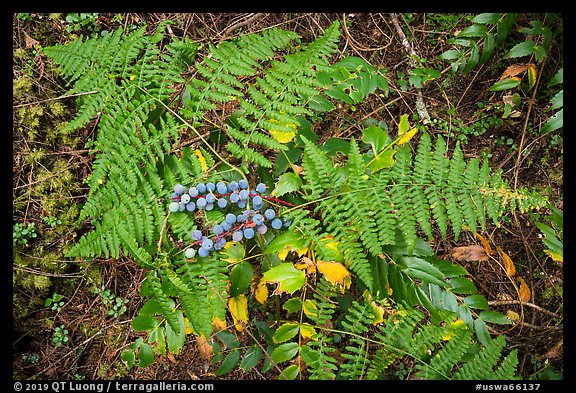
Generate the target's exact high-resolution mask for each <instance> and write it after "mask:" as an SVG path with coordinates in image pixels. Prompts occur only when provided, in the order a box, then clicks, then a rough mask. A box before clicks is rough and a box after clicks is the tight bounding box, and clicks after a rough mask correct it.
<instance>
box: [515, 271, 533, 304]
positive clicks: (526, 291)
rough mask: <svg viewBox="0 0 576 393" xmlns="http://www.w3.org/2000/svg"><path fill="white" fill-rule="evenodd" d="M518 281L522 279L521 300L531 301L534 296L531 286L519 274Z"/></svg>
mask: <svg viewBox="0 0 576 393" xmlns="http://www.w3.org/2000/svg"><path fill="white" fill-rule="evenodd" d="M518 281H520V290H519V292H520V300H522V301H523V302H529V301H530V298H531V297H532V293H531V292H530V287H529V286H528V284H526V281H524V279H523V278H522V277H520V276H518Z"/></svg>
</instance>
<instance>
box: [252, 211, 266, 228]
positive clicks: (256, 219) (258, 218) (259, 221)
mask: <svg viewBox="0 0 576 393" xmlns="http://www.w3.org/2000/svg"><path fill="white" fill-rule="evenodd" d="M252 222H253V223H254V224H256V226H258V225H261V224H262V223H264V217H262V214H260V213H256V214H254V217H252Z"/></svg>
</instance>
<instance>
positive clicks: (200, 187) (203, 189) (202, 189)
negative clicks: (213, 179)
mask: <svg viewBox="0 0 576 393" xmlns="http://www.w3.org/2000/svg"><path fill="white" fill-rule="evenodd" d="M196 189H197V190H198V192H199V193H200V194H204V193H205V192H206V185H205V184H204V183H198V184H196Z"/></svg>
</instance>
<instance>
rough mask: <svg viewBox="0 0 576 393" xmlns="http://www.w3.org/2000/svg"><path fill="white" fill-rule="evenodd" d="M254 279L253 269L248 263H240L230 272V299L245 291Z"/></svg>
mask: <svg viewBox="0 0 576 393" xmlns="http://www.w3.org/2000/svg"><path fill="white" fill-rule="evenodd" d="M253 278H254V268H253V267H252V265H251V264H250V263H248V262H240V263H239V264H237V265H236V266H234V267H233V268H232V270H231V271H230V297H236V296H238V295H240V294H242V293H244V291H246V290H247V289H248V288H249V287H250V284H251V283H252V279H253Z"/></svg>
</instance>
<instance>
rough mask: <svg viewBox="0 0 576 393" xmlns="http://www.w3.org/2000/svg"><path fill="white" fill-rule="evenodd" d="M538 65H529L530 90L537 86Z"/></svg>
mask: <svg viewBox="0 0 576 393" xmlns="http://www.w3.org/2000/svg"><path fill="white" fill-rule="evenodd" d="M536 75H537V74H536V65H535V64H529V65H528V90H532V88H533V87H534V85H535V84H536Z"/></svg>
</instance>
